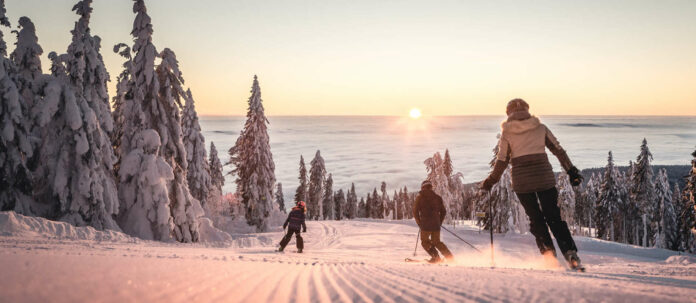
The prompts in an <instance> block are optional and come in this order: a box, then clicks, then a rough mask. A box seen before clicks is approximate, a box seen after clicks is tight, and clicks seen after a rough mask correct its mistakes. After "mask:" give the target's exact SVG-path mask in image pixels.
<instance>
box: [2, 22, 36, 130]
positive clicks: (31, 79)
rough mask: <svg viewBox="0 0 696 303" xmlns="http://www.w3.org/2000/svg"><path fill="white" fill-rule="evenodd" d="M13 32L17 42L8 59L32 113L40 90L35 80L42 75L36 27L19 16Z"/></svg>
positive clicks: (21, 93)
mask: <svg viewBox="0 0 696 303" xmlns="http://www.w3.org/2000/svg"><path fill="white" fill-rule="evenodd" d="M13 32H14V33H16V34H17V42H16V43H15V45H16V47H15V49H14V51H13V52H12V54H10V59H11V60H12V61H13V62H14V67H15V68H16V71H15V72H14V78H15V83H16V84H17V89H19V94H20V95H21V96H22V100H23V101H24V103H25V104H26V106H27V109H28V110H29V113H33V112H34V104H35V103H36V102H37V100H36V99H38V97H37V94H38V93H39V90H40V88H38V87H37V86H36V84H35V81H36V80H37V79H38V78H40V77H41V75H42V69H41V58H40V56H41V55H42V54H43V49H42V48H41V46H40V45H39V38H38V37H37V36H36V27H35V26H34V23H33V22H32V21H31V19H29V17H21V18H19V30H18V31H13ZM30 118H33V117H30ZM33 126H34V125H33V124H32V123H29V125H28V127H29V128H30V129H29V130H30V131H32V130H33Z"/></svg>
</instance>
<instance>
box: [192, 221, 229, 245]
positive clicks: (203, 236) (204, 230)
mask: <svg viewBox="0 0 696 303" xmlns="http://www.w3.org/2000/svg"><path fill="white" fill-rule="evenodd" d="M198 222H199V223H200V225H199V226H198V234H199V240H200V241H201V242H231V241H232V236H230V234H228V233H226V232H224V231H222V230H219V229H217V228H216V227H215V226H213V221H211V220H210V219H208V218H200V219H199V221H198Z"/></svg>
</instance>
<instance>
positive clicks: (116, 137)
mask: <svg viewBox="0 0 696 303" xmlns="http://www.w3.org/2000/svg"><path fill="white" fill-rule="evenodd" d="M113 50H114V53H118V54H119V55H120V56H121V57H123V58H124V59H125V61H124V62H123V64H122V66H123V70H122V71H121V73H120V74H119V75H118V77H117V78H116V94H115V95H114V97H113V98H112V102H113V108H114V110H113V111H112V112H111V116H112V118H113V119H112V120H113V122H114V129H113V131H112V132H111V144H112V145H113V146H114V153H115V154H116V157H117V161H116V163H115V164H114V173H115V174H116V176H117V177H118V171H119V165H120V162H119V161H120V159H121V154H120V152H121V151H122V150H124V149H125V148H124V146H123V144H121V139H122V138H123V136H124V133H123V132H124V127H126V120H125V119H126V115H125V113H124V112H123V110H124V107H125V106H127V105H126V103H127V102H131V101H132V100H133V97H134V96H133V83H134V80H133V79H132V78H131V73H130V72H131V71H133V70H134V67H133V57H132V53H131V49H130V46H128V45H126V44H125V43H119V44H116V45H114V49H113ZM131 104H132V102H131ZM137 106H138V107H140V105H137ZM130 124H132V123H130ZM126 145H127V144H126Z"/></svg>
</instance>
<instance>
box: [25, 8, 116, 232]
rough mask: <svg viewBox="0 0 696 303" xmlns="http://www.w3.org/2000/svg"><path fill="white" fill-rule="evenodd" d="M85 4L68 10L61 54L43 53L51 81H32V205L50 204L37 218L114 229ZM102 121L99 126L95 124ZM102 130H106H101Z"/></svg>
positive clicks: (98, 67) (112, 189) (103, 96)
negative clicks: (35, 139) (71, 14)
mask: <svg viewBox="0 0 696 303" xmlns="http://www.w3.org/2000/svg"><path fill="white" fill-rule="evenodd" d="M90 2H91V1H81V2H79V3H78V4H76V5H75V6H74V7H73V10H74V11H75V12H76V13H77V14H78V15H80V19H79V21H78V22H76V23H75V29H73V31H72V34H73V42H72V43H71V44H70V46H69V47H68V51H67V53H66V54H63V55H57V54H56V53H55V52H52V53H51V54H49V58H50V59H51V60H52V62H53V64H52V66H51V71H52V76H47V75H42V76H39V77H35V78H34V81H33V84H32V85H33V88H34V91H35V92H37V95H36V96H34V101H36V102H37V103H35V105H34V114H35V115H36V116H35V117H36V120H35V121H36V126H35V130H36V131H35V133H36V134H38V135H39V136H40V139H41V142H42V144H41V146H40V148H39V149H38V157H39V163H40V164H39V166H38V167H37V169H36V173H35V174H34V176H35V177H36V179H35V184H36V185H37V187H36V188H35V191H34V195H35V198H36V199H37V201H55V204H52V205H46V207H47V211H46V212H44V213H43V216H46V217H48V218H51V219H58V220H61V221H66V222H69V223H71V224H73V225H76V226H85V225H89V226H93V227H94V228H96V229H100V230H101V229H114V230H120V228H119V227H118V225H117V224H116V222H115V221H114V219H113V216H114V215H116V214H117V213H118V211H119V201H118V199H117V196H118V195H117V188H116V182H115V179H114V176H113V163H114V161H115V157H114V154H113V147H112V146H111V141H110V139H109V131H110V130H111V129H112V128H113V123H112V121H111V113H110V108H109V107H108V95H107V93H106V81H108V73H107V72H106V69H105V68H104V64H103V61H102V60H101V55H100V54H99V47H100V46H99V43H100V40H99V38H98V37H97V38H95V37H92V36H90V33H89V17H90V14H91V11H92V9H91V7H90V6H89V5H90ZM102 118H103V119H106V120H107V121H104V122H102V121H100V120H99V119H102ZM104 128H107V129H104Z"/></svg>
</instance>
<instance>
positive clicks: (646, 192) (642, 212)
mask: <svg viewBox="0 0 696 303" xmlns="http://www.w3.org/2000/svg"><path fill="white" fill-rule="evenodd" d="M652 158H653V157H652V154H651V153H650V149H649V148H648V142H647V140H645V139H643V143H642V144H641V146H640V154H639V155H638V157H637V158H636V162H635V164H634V166H633V173H632V174H631V177H630V178H631V181H630V183H631V187H630V199H631V201H632V202H633V203H635V204H636V206H637V207H638V211H639V213H638V216H640V218H644V220H646V222H643V223H645V224H646V225H647V234H643V232H642V230H641V235H642V238H643V239H647V242H646V241H642V244H643V246H651V245H652V243H651V242H652V241H653V237H654V234H655V229H656V228H657V225H658V224H659V218H656V216H655V212H656V211H657V208H658V206H657V199H656V198H655V184H654V180H653V174H654V173H653V169H652V165H651V164H650V162H651V161H652Z"/></svg>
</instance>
